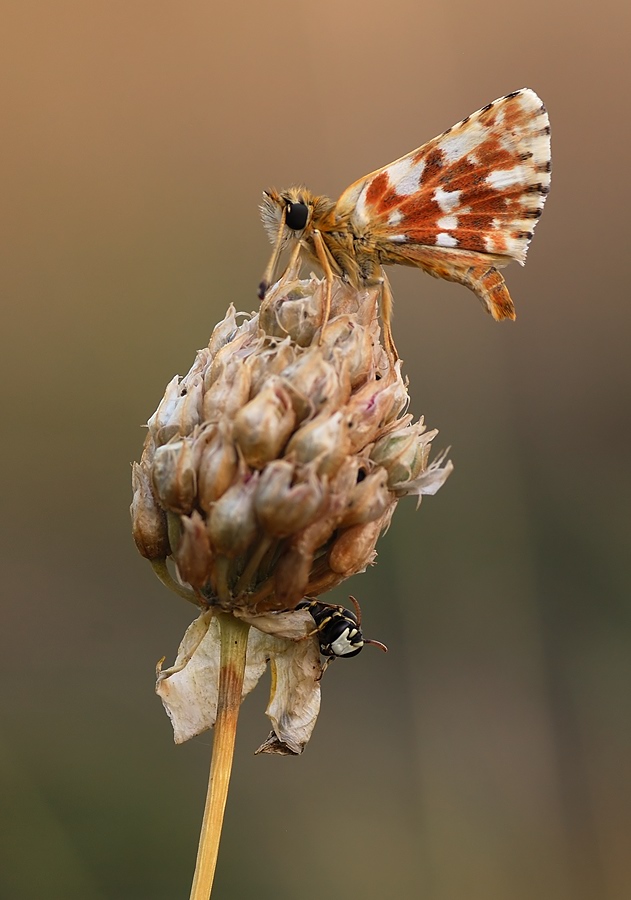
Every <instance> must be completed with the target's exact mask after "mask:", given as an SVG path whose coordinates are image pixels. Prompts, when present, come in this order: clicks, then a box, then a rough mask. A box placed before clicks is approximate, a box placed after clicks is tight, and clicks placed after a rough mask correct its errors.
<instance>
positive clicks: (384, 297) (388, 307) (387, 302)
mask: <svg viewBox="0 0 631 900" xmlns="http://www.w3.org/2000/svg"><path fill="white" fill-rule="evenodd" d="M380 281H381V318H382V319H383V338H384V341H385V343H386V350H387V352H388V356H389V357H390V362H391V363H392V365H394V364H395V363H396V362H397V360H398V359H399V354H398V352H397V348H396V346H395V344H394V338H393V337H392V326H391V324H390V323H391V322H392V309H393V306H394V298H393V296H392V289H391V287H390V282H389V281H388V276H387V275H386V273H385V272H384V271H383V269H382V270H381V278H380Z"/></svg>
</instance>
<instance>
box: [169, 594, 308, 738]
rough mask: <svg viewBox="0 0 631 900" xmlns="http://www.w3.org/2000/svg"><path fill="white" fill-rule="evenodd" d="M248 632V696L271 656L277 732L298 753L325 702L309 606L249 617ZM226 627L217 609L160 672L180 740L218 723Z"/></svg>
mask: <svg viewBox="0 0 631 900" xmlns="http://www.w3.org/2000/svg"><path fill="white" fill-rule="evenodd" d="M246 621H247V622H249V623H251V624H253V625H255V627H254V628H251V629H250V632H249V635H248V648H247V659H246V667H245V675H244V680H243V692H242V697H245V696H247V694H249V693H250V691H251V690H252V689H253V688H254V687H255V686H256V684H257V682H258V681H259V679H260V677H261V675H262V674H263V672H264V671H265V668H266V664H267V661H268V660H271V661H272V662H273V665H274V670H275V671H274V677H273V679H272V691H271V695H270V702H269V705H268V708H267V715H268V716H269V718H270V719H271V721H272V726H273V728H274V734H275V735H276V738H277V740H278V741H279V742H281V744H284V745H285V746H286V747H287V748H288V749H289V750H290V752H292V753H300V752H301V751H302V749H303V747H304V746H305V744H306V743H307V741H308V740H309V738H310V736H311V732H312V731H313V727H314V725H315V722H316V718H317V715H318V711H319V708H320V681H319V677H320V675H321V672H322V668H321V666H320V661H319V660H320V653H319V645H318V641H317V639H315V638H310V639H305V637H306V635H307V634H308V632H309V631H310V630H312V625H313V622H312V620H311V617H310V616H309V614H308V613H307V612H306V611H304V610H299V611H297V612H295V613H290V614H284V615H283V614H281V615H277V616H261V617H250V618H246ZM220 641H221V637H220V628H219V623H218V620H217V617H216V616H214V615H213V613H212V611H209V612H204V613H202V615H200V616H199V618H197V619H196V620H195V621H194V622H193V623H192V624H191V625H190V626H189V627H188V629H187V631H186V634H185V635H184V638H183V639H182V642H181V644H180V647H179V650H178V654H177V659H176V661H175V664H174V665H173V666H171V667H169V668H168V669H163V670H161V671H159V672H158V677H157V682H156V693H157V694H158V696H159V697H160V699H161V700H162V703H163V704H164V707H165V709H166V711H167V713H168V715H169V718H170V719H171V723H172V725H173V732H174V739H175V743H176V744H181V743H184V741H187V740H189V739H190V738H192V737H195V736H196V735H198V734H201V733H202V732H204V731H206V730H207V729H209V728H212V726H213V725H214V724H215V720H216V718H217V697H218V689H219V660H220Z"/></svg>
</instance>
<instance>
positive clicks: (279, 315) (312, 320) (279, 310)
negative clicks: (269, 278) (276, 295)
mask: <svg viewBox="0 0 631 900" xmlns="http://www.w3.org/2000/svg"><path fill="white" fill-rule="evenodd" d="M285 290H286V293H285V296H283V298H282V302H281V303H276V304H267V305H266V306H264V307H263V309H262V310H261V315H260V320H261V328H262V329H263V330H264V331H265V333H266V334H269V335H273V336H274V337H279V338H284V337H285V336H286V335H291V338H292V340H293V342H294V343H295V344H297V345H298V346H299V347H308V346H309V345H310V344H311V342H312V341H313V337H314V334H315V332H316V329H317V327H318V316H319V315H320V312H321V310H320V302H319V298H318V297H317V295H316V294H314V293H313V292H312V291H310V290H309V289H308V288H305V286H304V283H303V282H300V281H294V282H293V283H291V284H289V285H288V286H287V288H286V289H285Z"/></svg>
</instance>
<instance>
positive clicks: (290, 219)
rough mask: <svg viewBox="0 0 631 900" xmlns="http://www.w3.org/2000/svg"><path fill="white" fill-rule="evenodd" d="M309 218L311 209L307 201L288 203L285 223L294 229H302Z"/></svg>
mask: <svg viewBox="0 0 631 900" xmlns="http://www.w3.org/2000/svg"><path fill="white" fill-rule="evenodd" d="M308 218H309V209H308V207H307V204H306V203H288V204H287V210H286V212H285V225H286V226H287V228H291V229H292V231H302V229H303V228H304V227H305V225H306V224H307V219H308Z"/></svg>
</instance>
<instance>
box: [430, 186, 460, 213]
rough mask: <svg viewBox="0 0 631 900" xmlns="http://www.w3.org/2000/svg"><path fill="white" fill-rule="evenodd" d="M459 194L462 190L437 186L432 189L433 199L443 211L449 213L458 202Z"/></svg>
mask: <svg viewBox="0 0 631 900" xmlns="http://www.w3.org/2000/svg"><path fill="white" fill-rule="evenodd" d="M461 194H462V191H446V190H445V189H444V188H441V187H438V188H436V190H435V191H434V200H435V201H436V203H438V205H439V206H440V208H441V210H442V211H443V212H444V213H450V212H451V211H452V210H453V209H455V208H456V207H457V206H458V204H459V203H460V195H461Z"/></svg>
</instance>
